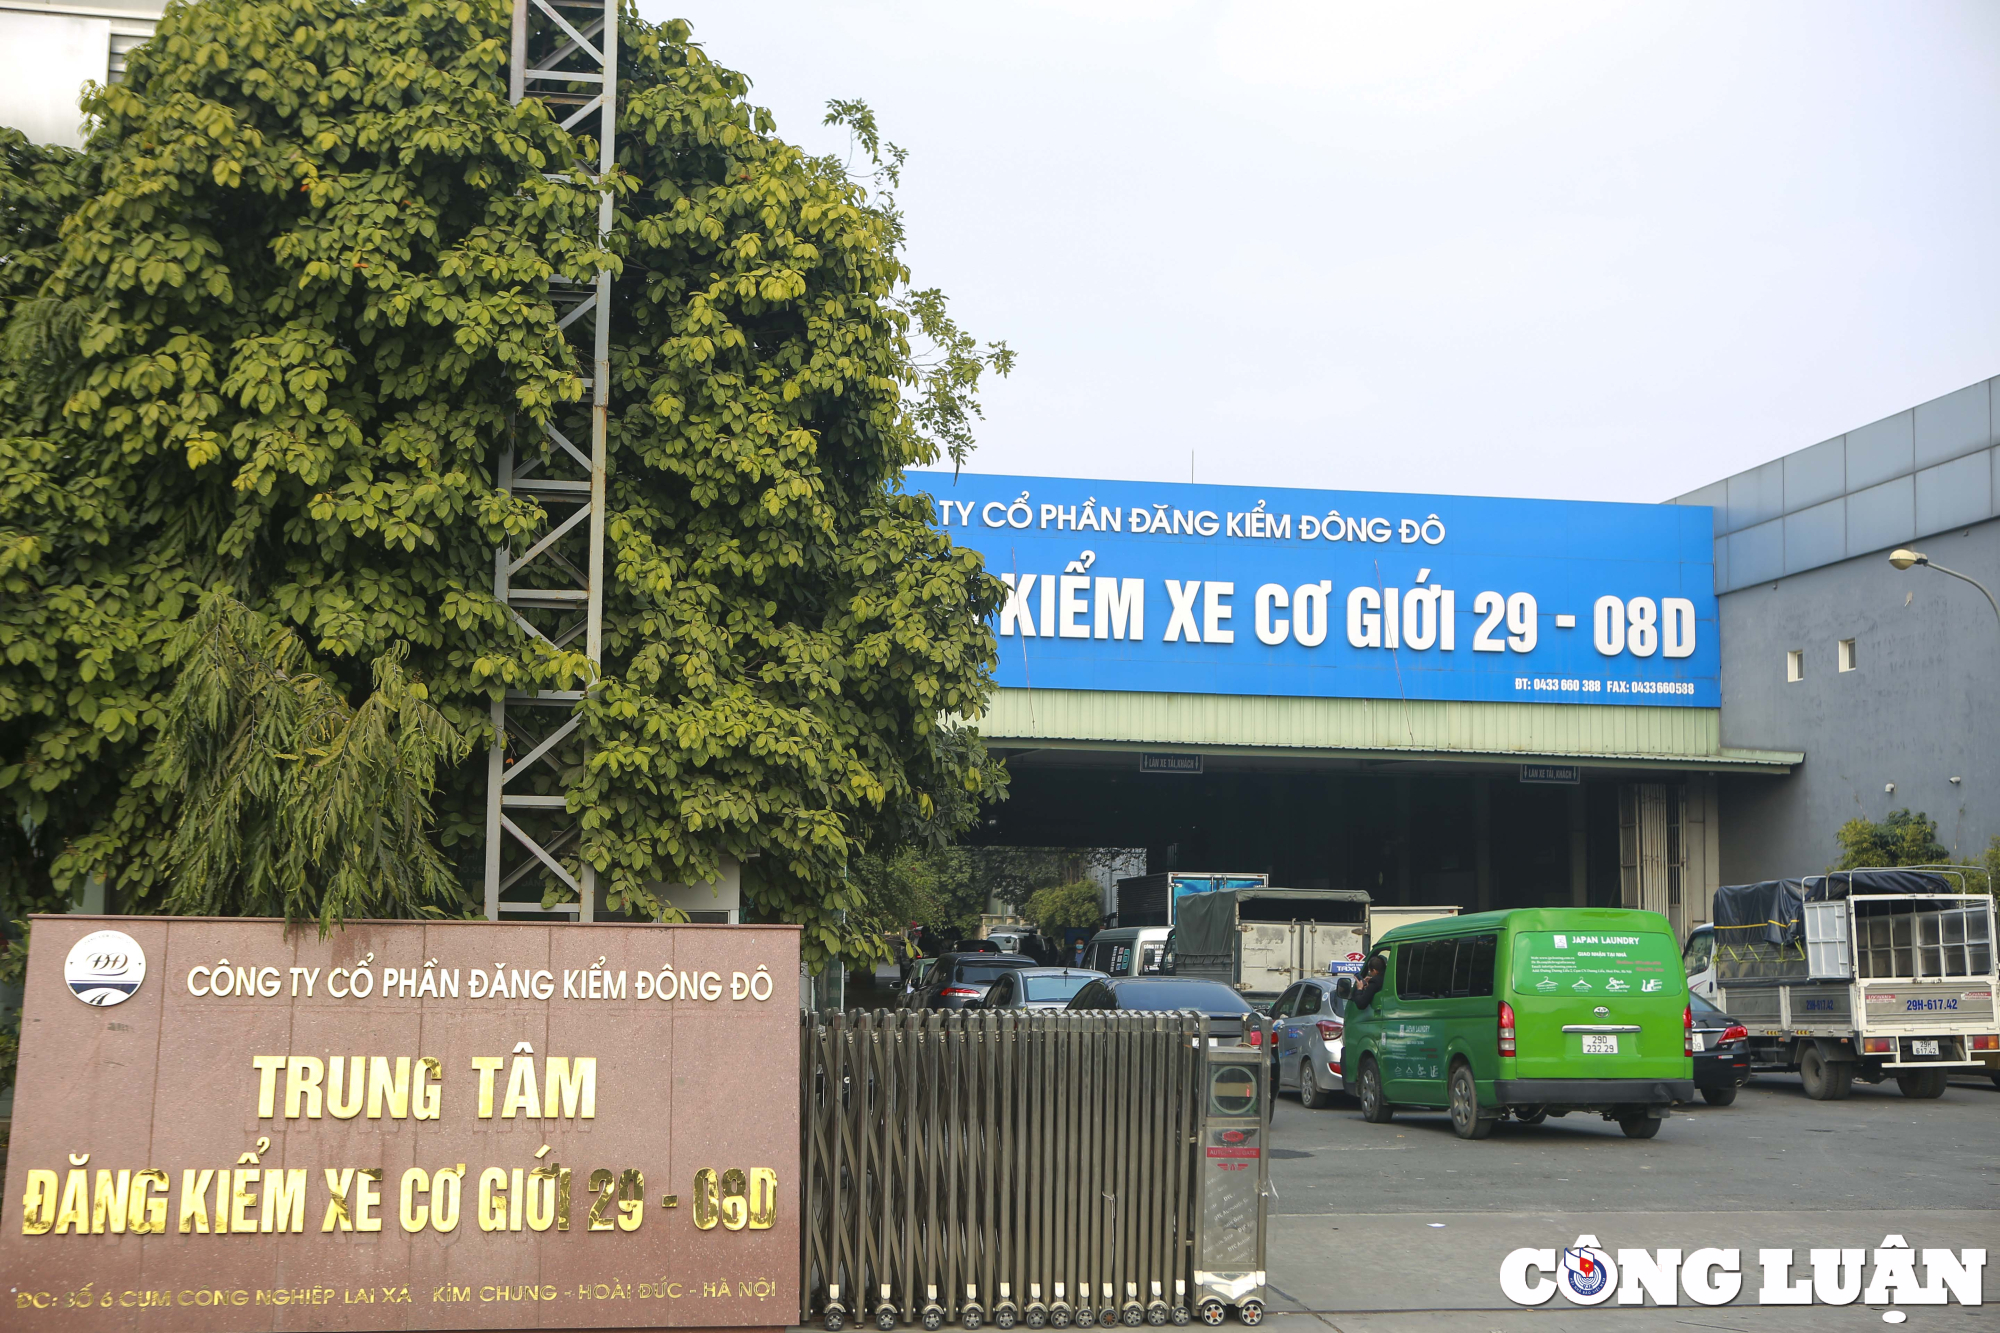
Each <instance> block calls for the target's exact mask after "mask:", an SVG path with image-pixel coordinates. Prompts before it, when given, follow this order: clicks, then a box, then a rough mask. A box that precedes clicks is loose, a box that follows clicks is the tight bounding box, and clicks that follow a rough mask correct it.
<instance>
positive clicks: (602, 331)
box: [486, 0, 618, 921]
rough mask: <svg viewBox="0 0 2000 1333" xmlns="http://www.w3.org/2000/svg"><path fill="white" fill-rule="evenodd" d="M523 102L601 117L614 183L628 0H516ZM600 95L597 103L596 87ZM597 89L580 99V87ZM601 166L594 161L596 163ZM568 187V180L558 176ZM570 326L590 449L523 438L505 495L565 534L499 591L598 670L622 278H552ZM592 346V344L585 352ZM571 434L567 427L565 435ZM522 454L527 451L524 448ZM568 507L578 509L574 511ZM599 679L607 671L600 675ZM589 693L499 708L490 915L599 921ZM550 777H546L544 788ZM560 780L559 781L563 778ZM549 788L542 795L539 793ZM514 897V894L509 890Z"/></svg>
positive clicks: (505, 562)
mask: <svg viewBox="0 0 2000 1333" xmlns="http://www.w3.org/2000/svg"><path fill="white" fill-rule="evenodd" d="M513 39H514V40H513V55H512V59H511V61H510V63H509V70H508V78H509V96H510V98H511V100H512V101H513V102H514V103H516V104H519V103H520V102H521V101H522V99H524V98H531V97H532V98H534V99H536V100H538V101H540V102H542V103H543V104H545V105H546V106H547V107H548V108H549V110H550V112H551V113H552V114H553V115H554V116H555V118H556V121H557V123H559V124H560V125H561V126H562V127H563V129H564V130H567V131H575V130H577V129H578V127H580V126H584V125H586V124H587V123H588V122H589V121H590V119H591V117H592V116H595V117H596V118H597V162H596V169H595V171H593V172H592V173H591V175H592V177H593V179H595V180H597V181H599V182H600V183H601V182H602V181H603V180H604V178H605V177H606V176H607V175H609V173H610V171H611V167H612V163H613V162H614V161H615V160H616V146H615V135H614V131H615V128H616V112H617V96H618V0H514V33H513ZM592 87H595V88H596V92H595V93H594V94H593V93H591V92H589V91H588V90H589V89H590V88H592ZM579 88H580V89H583V90H584V91H578V89H579ZM583 165H584V166H585V169H586V170H588V169H589V164H588V163H587V162H586V163H584V164H583ZM552 175H556V178H559V179H567V178H568V177H567V173H552ZM597 229H598V234H599V235H600V237H604V236H608V235H609V234H610V231H611V195H610V193H609V192H608V191H601V192H600V193H599V195H598V204H597ZM550 288H551V293H552V295H553V296H554V299H555V303H556V311H557V316H558V319H557V327H558V328H560V329H561V330H562V331H563V332H564V333H565V334H566V335H567V336H569V337H571V338H577V337H578V336H579V335H580V334H581V332H582V331H583V330H584V329H586V328H587V329H589V330H591V334H592V337H591V341H590V356H589V360H590V363H591V366H592V375H591V388H590V398H589V402H588V409H589V414H590V415H589V421H588V429H589V432H590V444H589V453H588V454H585V452H584V451H583V449H581V448H579V447H578V445H577V443H576V441H575V439H573V438H572V436H580V435H581V434H582V431H583V429H584V424H585V423H584V422H583V420H582V410H581V408H579V409H578V410H577V411H576V412H575V413H574V415H573V416H571V417H565V418H562V419H561V421H560V425H559V424H558V423H557V422H553V421H552V422H551V423H550V424H548V425H545V426H542V427H541V428H540V430H541V436H542V438H540V439H537V440H534V441H532V443H525V444H524V443H523V442H520V441H517V440H516V439H515V438H514V435H513V433H512V432H511V431H510V432H509V435H508V438H507V440H506V442H505V444H504V445H503V447H502V449H501V451H500V466H499V469H498V476H497V480H498V483H499V486H500V488H501V489H502V490H504V491H509V492H512V493H514V494H518V495H528V496H533V497H534V498H535V499H536V500H538V501H539V502H541V503H542V504H543V505H545V506H548V507H549V508H550V509H551V510H552V511H553V512H552V515H551V517H552V519H553V522H552V525H551V526H550V528H549V529H548V531H547V532H546V533H545V534H544V535H543V536H542V537H541V539H540V540H538V541H537V542H535V544H534V545H532V546H530V547H529V548H528V549H527V550H525V551H523V552H521V553H520V554H518V555H516V554H515V553H514V550H513V545H512V543H506V544H503V545H502V546H501V547H500V549H499V550H497V551H495V552H494V553H493V595H494V597H496V598H498V599H499V600H500V601H501V602H502V603H503V604H505V606H506V607H507V609H508V611H509V613H510V614H511V615H512V616H513V618H514V621H515V623H516V624H518V625H520V626H521V628H522V629H524V630H526V631H527V632H528V633H529V634H532V635H534V636H535V637H536V638H539V639H541V640H543V641H544V642H545V643H548V644H550V645H551V646H553V647H558V648H562V647H567V646H568V645H570V644H572V643H574V642H575V641H576V639H577V637H578V636H579V635H581V636H582V637H583V641H584V652H585V654H586V655H587V656H588V657H589V658H590V662H591V665H592V667H593V668H596V667H599V666H601V665H602V663H603V660H604V515H605V487H604V470H605V456H606V434H607V432H608V430H609V427H610V412H611V272H610V270H609V269H599V270H598V272H597V278H596V281H595V282H594V283H592V284H589V285H585V284H582V283H575V282H569V281H566V280H564V279H563V278H561V277H556V278H552V279H550ZM578 350H579V351H581V350H582V349H581V347H579V349H578ZM562 426H567V427H569V430H568V431H567V432H565V431H564V430H563V429H562V428H561V427H562ZM517 445H520V446H521V447H520V448H519V450H518V453H517ZM564 510H567V511H568V512H567V513H565V512H563V511H564ZM593 674H594V673H593ZM583 696H584V692H583V691H581V690H537V691H535V692H533V693H517V692H512V691H510V692H509V693H508V694H507V695H506V696H505V697H504V699H503V700H501V701H500V702H497V703H495V704H494V705H493V733H494V740H493V748H492V750H491V751H490V752H489V753H488V755H487V761H486V917H487V919H488V920H489V921H498V920H499V919H500V917H501V913H502V912H505V913H507V914H509V915H517V914H519V915H540V914H542V913H543V912H550V913H555V914H561V915H568V916H574V917H575V919H577V920H579V921H589V920H591V919H592V917H593V916H594V915H595V907H596V894H597V876H596V873H595V872H594V871H593V870H592V869H591V868H590V866H589V865H588V864H587V863H586V862H584V861H583V859H582V856H581V850H582V827H581V825H580V823H579V822H578V821H577V819H576V817H574V816H572V815H569V814H568V813H567V812H566V811H565V809H564V807H565V804H566V800H565V797H564V796H563V795H562V792H561V788H562V784H561V781H560V778H561V774H562V772H563V769H564V767H565V766H568V765H574V764H577V763H580V762H581V758H582V750H583V741H582V737H581V736H580V735H579V734H578V727H579V724H580V723H581V721H582V719H581V717H580V716H579V715H578V713H577V707H578V705H579V703H580V702H581V701H582V699H583ZM538 775H539V779H538ZM551 779H554V780H553V781H552V780H551ZM538 786H539V787H540V788H541V789H542V790H540V791H536V790H535V788H537V787H538ZM541 872H546V873H547V874H551V875H554V876H555V877H556V878H558V879H560V880H561V881H562V882H563V883H564V884H567V885H568V886H569V887H570V888H571V889H572V890H574V891H575V893H576V902H574V903H566V904H563V905H561V906H558V907H555V908H544V907H543V906H542V905H541V878H542V873H541ZM510 894H511V895H512V896H508V895H510Z"/></svg>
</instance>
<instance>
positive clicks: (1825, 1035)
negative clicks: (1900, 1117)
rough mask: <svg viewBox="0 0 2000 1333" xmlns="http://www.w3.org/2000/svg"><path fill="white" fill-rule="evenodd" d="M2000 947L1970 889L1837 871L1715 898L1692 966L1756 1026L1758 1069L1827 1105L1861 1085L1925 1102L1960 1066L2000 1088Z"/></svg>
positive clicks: (1983, 902)
mask: <svg viewBox="0 0 2000 1333" xmlns="http://www.w3.org/2000/svg"><path fill="white" fill-rule="evenodd" d="M1947 873H1948V872H1947ZM1995 937H1996V936H1995V928H1994V908H1993V899H1992V898H1990V897H1988V896H1987V895H1985V894H1973V893H1966V892H1964V891H1963V881H1962V880H1959V881H1958V882H1954V880H1953V879H1951V878H1947V877H1946V873H1939V872H1934V871H1915V870H1852V871H1848V870H1842V871H1835V872H1833V873H1831V874H1826V875H1810V876H1807V877H1805V878H1803V879H1787V880H1767V881H1765V882H1764V883H1761V884H1739V885H1733V886H1730V887H1727V888H1723V889H1718V890H1717V891H1716V895H1715V923H1714V924H1713V925H1709V926H1699V927H1697V928H1696V929H1695V930H1694V931H1693V932H1691V933H1690V934H1689V936H1688V942H1687V947H1686V950H1685V953H1684V955H1683V959H1684V962H1685V964H1686V966H1687V972H1688V986H1689V989H1691V990H1693V991H1694V992H1695V994H1697V995H1700V996H1702V997H1703V998H1705V999H1707V1000H1709V1001H1710V1002H1711V1003H1713V1004H1715V1005H1716V1006H1717V1007H1718V1008H1720V1009H1722V1010H1724V1011H1725V1012H1727V1013H1728V1014H1729V1015H1730V1016H1731V1017H1732V1018H1734V1019H1735V1020H1736V1021H1737V1022H1738V1023H1741V1024H1742V1025H1743V1026H1744V1027H1746V1028H1748V1029H1749V1032H1750V1064H1751V1068H1752V1069H1753V1070H1771V1071H1792V1070H1796V1071H1797V1072H1798V1074H1799V1077H1800V1080H1801V1081H1802V1082H1803V1083H1804V1084H1805V1091H1806V1095H1807V1096H1808V1097H1811V1098H1813V1099H1815V1100H1820V1101H1827V1100H1835V1099H1838V1098H1842V1097H1845V1096H1847V1094H1848V1091H1849V1090H1850V1089H1851V1088H1852V1086H1853V1081H1854V1080H1855V1079H1857V1078H1859V1079H1862V1080H1864V1081H1866V1082H1869V1083H1880V1082H1881V1081H1882V1080H1883V1079H1885V1078H1894V1079H1895V1080H1896V1085H1897V1087H1899V1088H1900V1089H1901V1090H1902V1092H1903V1094H1904V1095H1905V1096H1907V1097H1917V1098H1930V1097H1938V1096H1941V1095H1943V1093H1944V1089H1945V1081H1946V1079H1947V1077H1948V1076H1949V1075H1950V1073H1951V1072H1952V1071H1953V1070H1958V1071H1962V1072H1982V1073H1987V1074H1990V1075H1991V1076H1992V1077H1993V1080H1994V1082H1995V1083H1996V1084H2000V1019H1996V1013H1995V1007H1994V996H1995V993H1996V988H2000V973H1996V951H1995V949H1994V943H1995Z"/></svg>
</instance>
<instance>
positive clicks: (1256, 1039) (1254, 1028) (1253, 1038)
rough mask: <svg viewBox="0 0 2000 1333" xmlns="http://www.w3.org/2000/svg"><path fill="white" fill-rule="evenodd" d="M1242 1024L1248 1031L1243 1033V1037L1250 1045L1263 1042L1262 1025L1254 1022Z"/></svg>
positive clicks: (1258, 1044)
mask: <svg viewBox="0 0 2000 1333" xmlns="http://www.w3.org/2000/svg"><path fill="white" fill-rule="evenodd" d="M1243 1026H1244V1027H1245V1028H1246V1029H1248V1031H1246V1032H1245V1033H1244V1039H1245V1040H1246V1041H1248V1042H1249V1043H1250V1044H1251V1045H1252V1046H1262V1045H1263V1044H1264V1029H1263V1028H1262V1027H1260V1026H1259V1025H1257V1024H1256V1023H1245V1024H1244V1025H1243Z"/></svg>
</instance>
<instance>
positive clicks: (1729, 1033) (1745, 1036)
mask: <svg viewBox="0 0 2000 1333" xmlns="http://www.w3.org/2000/svg"><path fill="white" fill-rule="evenodd" d="M1722 1040H1723V1041H1724V1042H1725V1043H1727V1042H1732V1041H1748V1040H1750V1029H1749V1028H1746V1027H1744V1026H1743V1025H1742V1024H1741V1023H1731V1024H1730V1025H1729V1026H1728V1027H1726V1028H1724V1029H1723V1030H1722Z"/></svg>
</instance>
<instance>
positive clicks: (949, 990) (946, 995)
mask: <svg viewBox="0 0 2000 1333" xmlns="http://www.w3.org/2000/svg"><path fill="white" fill-rule="evenodd" d="M1033 966H1035V960H1034V959H1032V958H1030V957H1028V956H1027V955H1026V954H1019V953H947V954H940V955H939V956H938V960H937V962H935V963H933V964H932V965H931V970H930V973H929V975H927V976H926V977H925V978H924V985H923V989H921V990H919V991H918V992H917V993H916V994H915V996H913V997H912V999H911V1001H910V1008H912V1009H963V1008H965V1006H966V1003H967V1002H968V1001H971V1000H979V999H984V998H985V996H986V988H987V987H988V986H990V985H992V984H993V980H994V978H996V977H999V976H1001V975H1003V974H1005V973H1008V972H1012V971H1014V970H1016V969H1017V968H1023V967H1033Z"/></svg>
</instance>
